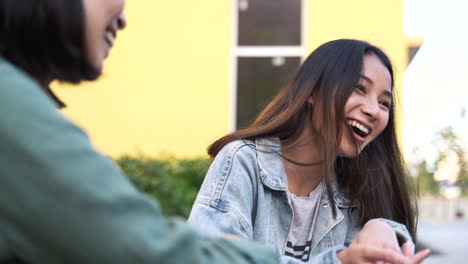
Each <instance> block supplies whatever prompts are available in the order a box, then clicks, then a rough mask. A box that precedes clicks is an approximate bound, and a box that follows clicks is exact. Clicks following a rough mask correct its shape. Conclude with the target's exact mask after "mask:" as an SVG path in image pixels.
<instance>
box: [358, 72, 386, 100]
mask: <svg viewBox="0 0 468 264" xmlns="http://www.w3.org/2000/svg"><path fill="white" fill-rule="evenodd" d="M360 77H361V79H363V80H364V81H366V82H368V83H369V84H371V85H373V84H374V81H373V80H372V79H371V78H369V77H367V76H365V75H364V74H361V75H360ZM384 95H385V96H387V97H390V99H393V96H392V92H391V91H388V90H387V91H384Z"/></svg>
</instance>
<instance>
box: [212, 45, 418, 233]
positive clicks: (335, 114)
mask: <svg viewBox="0 0 468 264" xmlns="http://www.w3.org/2000/svg"><path fill="white" fill-rule="evenodd" d="M366 54H374V55H376V56H377V57H378V58H379V59H380V60H381V62H382V63H383V64H384V65H385V67H386V68H387V69H388V71H389V72H390V75H391V80H392V87H393V85H394V73H393V67H392V64H391V62H390V60H389V59H388V57H387V56H386V55H385V53H384V52H383V51H382V50H380V49H379V48H377V47H375V46H373V45H371V44H369V43H367V42H364V41H359V40H351V39H340V40H334V41H330V42H327V43H325V44H323V45H322V46H320V47H319V48H317V49H316V50H315V51H314V52H312V53H311V54H310V56H309V57H308V58H307V59H306V60H305V62H304V63H303V64H302V66H301V67H300V68H299V70H298V72H297V73H296V75H295V78H294V79H293V80H292V82H291V83H290V84H289V85H288V86H286V87H285V88H284V89H282V90H281V91H280V92H279V93H278V94H277V95H276V96H275V97H274V98H273V100H272V101H271V102H270V103H269V104H268V105H267V106H266V107H265V109H264V110H263V111H262V112H261V113H260V115H259V116H258V117H257V119H256V120H255V121H254V122H253V123H252V124H251V125H250V126H249V127H248V128H245V129H241V130H238V131H235V132H233V133H231V134H229V135H226V136H224V137H222V138H220V139H218V140H217V141H215V142H214V143H213V144H212V145H211V146H209V148H208V154H209V155H210V156H211V157H214V156H216V154H217V153H218V152H219V151H220V150H221V149H222V148H223V147H224V146H225V145H226V144H228V143H229V142H231V141H234V140H240V139H255V138H261V137H278V138H279V139H280V140H281V141H282V145H283V146H284V147H285V148H288V147H292V146H294V144H296V143H297V140H298V139H299V136H300V135H301V133H302V132H303V130H304V129H305V127H306V126H307V125H311V124H312V121H313V123H314V124H315V125H314V128H315V129H314V134H316V135H317V136H319V137H320V139H321V140H320V146H319V147H320V149H321V151H322V159H321V165H322V166H321V168H322V173H323V175H324V176H325V177H324V179H325V183H326V189H327V192H328V195H329V196H330V197H333V196H332V193H333V192H332V183H333V180H334V179H333V174H334V172H335V173H336V175H337V181H338V183H339V185H340V187H341V188H342V190H343V191H345V192H346V193H347V194H348V196H349V197H350V199H351V201H353V202H357V203H358V204H359V208H360V210H359V211H360V222H361V224H364V223H365V222H367V221H368V220H369V219H372V218H379V217H382V218H387V219H391V220H394V221H396V222H399V223H402V224H404V225H406V226H407V228H408V230H409V232H410V234H411V235H412V237H413V238H414V239H416V222H417V211H416V203H415V199H413V195H414V192H413V188H412V186H411V184H410V180H409V178H408V174H407V173H406V169H405V166H404V161H403V158H402V154H401V151H400V148H399V146H398V141H397V136H396V129H395V118H394V115H395V106H394V105H395V104H391V109H390V115H389V120H388V125H387V126H386V128H385V129H384V130H383V132H382V133H381V134H380V135H379V136H378V137H377V138H376V139H374V140H373V141H372V142H371V143H369V145H368V146H366V148H364V150H363V151H362V152H361V153H360V155H358V157H357V158H353V159H347V158H343V157H339V156H338V146H339V142H340V139H341V135H342V133H343V131H341V130H342V129H341V124H343V122H345V115H344V106H345V103H346V101H347V99H348V98H349V96H350V95H351V93H352V92H353V91H354V89H355V87H356V85H357V84H358V82H359V78H360V74H361V72H362V67H363V60H364V55H366ZM311 96H312V98H314V102H313V105H312V106H311V104H310V103H308V101H307V100H308V98H310V97H311ZM312 112H314V113H315V114H314V115H312ZM312 116H314V120H312ZM337 157H338V158H337ZM414 198H415V197H414ZM330 200H331V202H332V204H333V207H332V208H335V203H334V200H333V199H330ZM334 210H335V209H334ZM334 212H335V211H334Z"/></svg>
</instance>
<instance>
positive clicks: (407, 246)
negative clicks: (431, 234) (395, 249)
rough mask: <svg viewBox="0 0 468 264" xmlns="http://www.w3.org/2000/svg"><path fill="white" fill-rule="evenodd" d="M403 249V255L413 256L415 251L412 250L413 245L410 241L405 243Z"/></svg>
mask: <svg viewBox="0 0 468 264" xmlns="http://www.w3.org/2000/svg"><path fill="white" fill-rule="evenodd" d="M402 251H403V255H404V256H406V257H411V256H413V252H412V251H411V246H410V244H409V243H408V242H406V243H404V244H403V247H402Z"/></svg>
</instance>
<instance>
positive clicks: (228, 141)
mask: <svg viewBox="0 0 468 264" xmlns="http://www.w3.org/2000/svg"><path fill="white" fill-rule="evenodd" d="M393 86H394V79H393V69H392V65H391V63H390V61H389V59H388V58H387V56H386V55H385V54H384V53H383V52H382V51H381V50H380V49H379V48H377V47H375V46H372V45H370V44H368V43H366V42H363V41H358V40H345V39H342V40H336V41H331V42H328V43H325V44H324V45H322V46H320V47H319V48H318V49H317V50H315V51H314V52H313V53H312V54H311V55H310V56H309V57H308V58H307V60H306V61H305V62H304V64H303V65H302V66H301V68H300V69H299V71H298V73H297V74H296V76H295V78H294V79H293V81H292V82H291V84H290V85H289V86H287V87H286V88H285V89H283V90H281V91H280V92H279V94H278V95H277V96H276V97H275V98H274V99H273V100H272V101H271V103H270V104H269V105H267V107H266V108H265V109H264V110H263V112H262V113H261V114H260V115H259V116H258V117H257V119H256V120H255V121H254V122H253V124H252V125H250V126H249V127H248V128H246V129H242V130H239V131H236V132H234V133H232V134H229V135H227V136H224V137H222V138H220V139H219V140H217V141H216V142H214V143H213V144H212V145H211V146H210V147H209V148H208V153H209V154H210V156H212V157H214V161H213V163H212V165H211V167H210V169H209V171H208V174H207V175H206V178H205V181H204V183H203V185H202V187H201V190H200V192H199V194H198V196H197V199H196V201H195V204H194V206H193V209H192V212H191V215H190V217H189V220H188V222H189V223H190V224H192V225H194V226H196V227H197V228H199V229H200V230H201V231H202V232H204V233H207V234H211V235H220V234H232V235H236V236H239V237H241V238H244V239H251V240H256V241H260V242H261V243H263V244H265V245H267V246H269V247H271V248H273V249H275V250H276V251H277V252H278V253H280V254H282V255H286V256H289V257H293V258H298V259H300V260H302V261H309V262H311V263H339V262H340V261H341V262H343V263H359V262H358V261H357V259H358V257H357V256H358V255H359V254H354V253H355V252H354V250H357V249H364V248H367V251H365V250H363V252H364V251H365V252H367V253H369V252H372V253H369V255H367V256H364V255H365V254H364V255H359V256H360V257H362V260H363V261H380V260H383V259H382V256H381V255H380V256H379V253H376V252H378V251H379V250H380V249H382V248H387V249H388V248H391V249H393V250H395V252H402V254H403V255H405V256H407V257H408V259H409V260H408V261H410V263H419V262H420V261H421V260H422V259H424V258H425V256H426V255H427V252H421V253H418V254H416V255H414V256H412V253H410V251H411V249H410V248H411V245H412V241H413V240H412V238H414V237H415V234H416V220H417V219H416V216H415V213H416V210H415V207H414V202H415V201H414V200H413V196H412V191H411V189H410V184H409V182H408V180H409V179H408V177H407V175H406V173H405V169H404V165H403V160H402V156H401V153H400V149H399V147H398V144H397V135H396V129H395V107H394V105H395V104H394V99H393V98H394V88H393ZM406 242H408V243H406ZM405 243H406V245H405V246H404V247H403V244H405ZM402 248H403V251H401V250H402ZM353 252H354V253H353ZM415 256H417V257H415ZM286 258H288V257H286ZM332 260H333V261H334V262H332ZM327 261H328V262H327Z"/></svg>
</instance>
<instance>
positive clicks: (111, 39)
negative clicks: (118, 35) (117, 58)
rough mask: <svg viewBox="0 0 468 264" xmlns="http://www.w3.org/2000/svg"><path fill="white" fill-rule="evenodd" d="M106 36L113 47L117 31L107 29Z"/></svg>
mask: <svg viewBox="0 0 468 264" xmlns="http://www.w3.org/2000/svg"><path fill="white" fill-rule="evenodd" d="M104 38H105V40H106V42H107V44H108V45H109V47H112V46H113V45H114V42H115V32H114V31H113V30H111V29H106V33H105V35H104Z"/></svg>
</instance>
